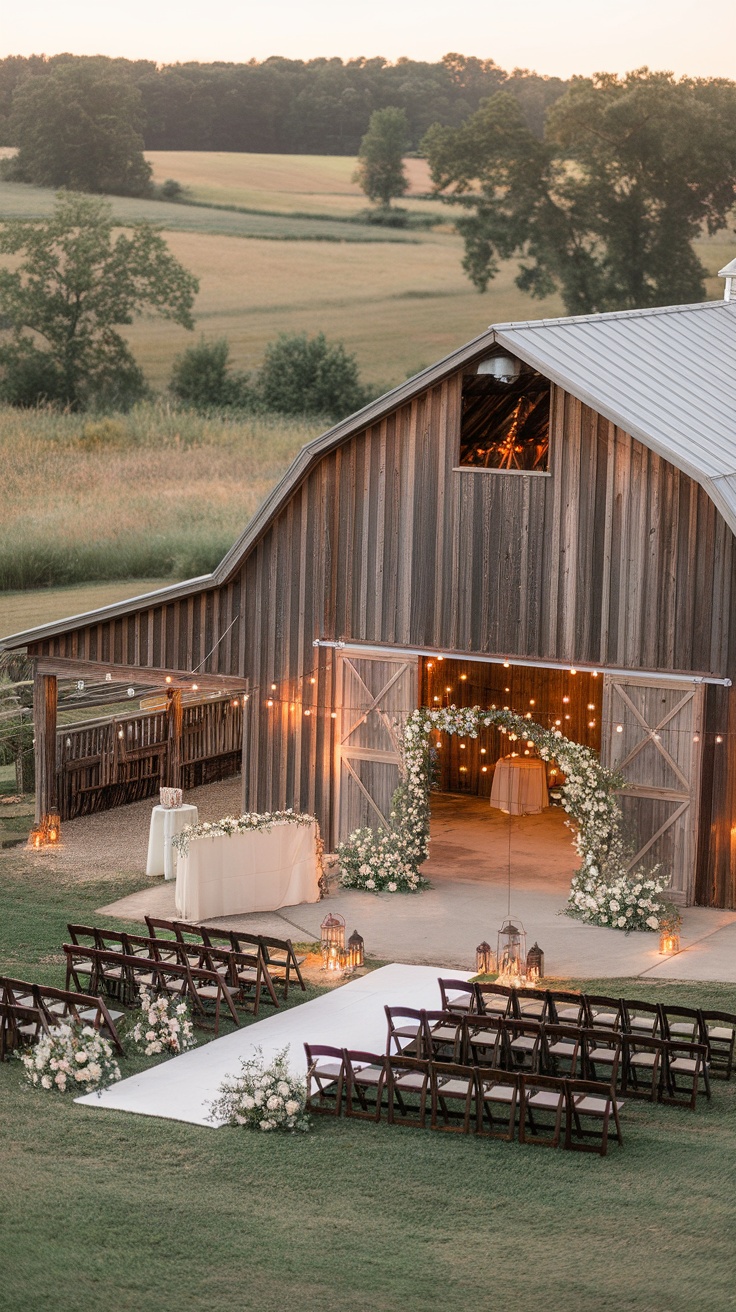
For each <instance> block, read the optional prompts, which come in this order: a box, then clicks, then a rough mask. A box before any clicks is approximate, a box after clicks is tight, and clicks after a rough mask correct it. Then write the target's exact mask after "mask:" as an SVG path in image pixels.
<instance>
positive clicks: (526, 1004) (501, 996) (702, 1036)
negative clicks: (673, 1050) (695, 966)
mask: <svg viewBox="0 0 736 1312" xmlns="http://www.w3.org/2000/svg"><path fill="white" fill-rule="evenodd" d="M439 986H440V998H441V1008H442V1010H443V1011H455V1012H458V1013H459V1014H478V1015H500V1016H503V1017H504V1018H506V1019H509V1020H525V1019H534V1020H538V1021H541V1022H543V1023H549V1024H553V1025H574V1026H576V1027H578V1028H580V1029H611V1030H614V1031H616V1032H618V1033H621V1034H646V1035H649V1036H650V1037H651V1038H659V1039H662V1040H664V1041H667V1042H675V1041H686V1042H692V1043H698V1044H701V1045H704V1046H705V1047H706V1048H707V1049H708V1064H709V1067H710V1070H711V1073H712V1074H713V1075H719V1076H722V1077H723V1078H724V1079H726V1080H730V1078H731V1074H732V1072H733V1066H734V1051H735V1049H736V1014H733V1013H731V1012H726V1011H711V1010H707V1009H703V1008H695V1007H685V1006H680V1005H679V1004H678V1005H674V1004H672V1005H670V1004H665V1003H661V1002H656V1003H655V1002H642V1001H638V1000H636V999H632V998H614V997H609V996H607V995H605V994H592V993H573V992H571V991H568V990H562V989H514V988H510V987H508V986H506V985H502V984H494V983H487V982H481V981H476V982H474V983H470V982H469V981H466V980H461V979H440V980H439Z"/></svg>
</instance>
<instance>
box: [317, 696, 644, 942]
mask: <svg viewBox="0 0 736 1312" xmlns="http://www.w3.org/2000/svg"><path fill="white" fill-rule="evenodd" d="M491 725H494V726H495V727H496V728H498V729H500V731H501V732H502V733H506V734H508V737H509V741H510V742H511V743H513V742H516V741H520V740H523V741H524V742H529V743H531V744H532V745H533V746H534V747H535V748H536V749H537V751H538V753H539V755H540V757H541V758H542V760H543V761H552V760H554V761H556V762H557V763H558V765H559V767H560V769H561V771H562V773H563V774H564V775H565V776H566V780H567V782H566V783H565V785H564V787H563V789H562V805H563V807H564V808H565V810H566V811H567V813H568V815H570V816H571V817H572V820H573V821H575V827H574V838H573V844H574V846H575V848H576V850H577V852H578V854H579V856H580V857H581V859H582V863H583V865H582V869H581V870H579V871H578V872H577V873H576V874H575V876H574V877H573V880H572V886H571V890H570V899H569V902H568V906H567V910H568V912H569V914H570V915H573V916H577V917H579V918H580V919H583V920H588V921H594V922H595V923H597V924H607V925H609V926H614V927H615V928H621V929H627V930H628V929H654V928H656V927H657V926H658V924H659V916H660V914H661V913H662V912H663V910H664V903H663V902H662V900H661V898H660V897H659V894H660V893H661V892H662V889H663V888H664V886H665V883H666V880H664V879H663V878H659V879H657V878H656V877H655V875H656V871H655V872H652V873H651V875H650V877H649V878H648V879H645V878H644V877H642V876H641V875H632V874H628V873H627V871H626V862H625V850H624V843H623V839H622V836H621V810H620V807H619V804H618V800H617V797H616V792H617V790H618V789H620V788H621V786H622V780H621V778H620V776H619V775H617V774H615V773H614V772H613V771H611V770H607V769H606V768H605V766H602V765H601V763H600V761H599V760H598V757H597V755H596V754H595V752H593V751H592V750H591V749H590V748H589V747H584V746H583V745H582V744H581V743H575V742H572V741H571V740H570V739H569V738H565V737H564V735H563V734H562V733H561V732H560V730H559V729H545V728H544V727H543V726H542V725H541V724H536V723H535V722H534V721H533V720H528V719H525V718H524V717H523V716H521V715H516V714H514V713H513V712H512V711H503V710H483V709H482V708H481V707H479V706H473V707H462V708H458V707H456V706H446V707H438V708H437V709H431V710H430V709H419V710H417V711H412V712H411V714H410V715H409V717H408V718H407V721H406V725H405V727H404V737H403V745H402V763H401V782H400V784H399V787H398V788H397V790H396V792H395V793H394V796H393V800H392V810H391V815H390V820H391V822H392V827H391V829H389V830H388V831H385V830H383V831H380V832H378V833H376V832H374V831H373V830H372V829H358V830H356V831H355V833H353V834H351V835H350V837H349V838H348V839H347V841H346V842H344V843H341V844H340V847H339V848H338V855H339V857H340V863H341V866H342V883H343V884H344V885H345V886H346V887H347V888H365V889H368V890H369V891H371V892H382V891H385V892H389V893H398V892H402V893H414V892H417V891H418V890H419V889H421V888H424V887H426V886H427V880H426V879H424V878H423V876H422V875H420V873H419V867H420V866H421V864H422V862H424V861H426V859H427V857H428V855H429V813H430V807H429V794H430V740H429V735H430V733H431V732H432V731H433V730H434V731H436V732H440V733H442V732H444V733H455V734H459V735H460V736H462V737H469V738H477V737H478V733H479V731H480V729H481V728H490V727H491ZM568 824H570V822H569V821H568ZM570 827H571V828H573V825H572V824H570ZM634 889H637V892H636V893H634V892H633V890H634ZM613 904H617V905H616V906H615V908H614V905H613ZM629 911H631V914H628V913H629ZM655 918H656V920H657V925H656V926H655V925H654V924H653V923H652V921H653V920H655ZM621 920H623V922H624V923H623V924H621V923H620V922H621Z"/></svg>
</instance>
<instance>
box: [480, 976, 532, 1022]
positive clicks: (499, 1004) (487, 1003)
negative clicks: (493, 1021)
mask: <svg viewBox="0 0 736 1312" xmlns="http://www.w3.org/2000/svg"><path fill="white" fill-rule="evenodd" d="M473 988H474V989H475V1005H476V1011H478V1012H479V1013H480V1015H481V1016H506V1017H509V1018H512V1019H518V1018H519V1016H520V1014H521V1013H520V1011H519V999H518V996H517V994H518V989H512V988H510V987H509V986H508V985H507V984H490V983H485V982H481V981H478V980H476V982H475V984H474V985H473Z"/></svg>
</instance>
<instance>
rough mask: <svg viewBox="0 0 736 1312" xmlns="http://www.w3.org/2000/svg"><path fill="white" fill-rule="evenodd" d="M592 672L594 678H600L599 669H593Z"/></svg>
mask: <svg viewBox="0 0 736 1312" xmlns="http://www.w3.org/2000/svg"><path fill="white" fill-rule="evenodd" d="M592 674H593V678H594V679H597V678H598V671H597V670H593V671H592Z"/></svg>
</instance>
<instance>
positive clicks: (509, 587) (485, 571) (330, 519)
mask: <svg viewBox="0 0 736 1312" xmlns="http://www.w3.org/2000/svg"><path fill="white" fill-rule="evenodd" d="M460 394H461V373H457V374H454V375H452V376H450V377H448V378H447V379H445V380H444V381H443V382H442V383H440V384H438V385H436V386H434V387H432V388H430V389H428V390H427V391H426V392H424V393H421V394H419V395H417V396H416V397H415V398H414V399H413V400H412V401H411V403H408V404H405V405H403V406H402V407H400V408H399V409H398V410H397V411H395V412H393V413H392V414H389V415H388V416H387V417H386V418H384V419H383V420H381V421H380V422H379V423H376V424H375V425H374V426H373V427H371V428H369V429H368V430H366V431H364V432H361V433H359V434H358V435H356V436H353V437H351V438H349V439H347V440H346V441H344V442H343V444H342V445H341V446H339V447H338V448H337V449H335V450H332V451H329V452H327V453H326V454H324V455H322V456H321V457H320V458H319V460H318V461H317V462H316V463H315V464H314V465H313V467H312V468H311V470H310V472H309V473H308V474H307V475H306V476H305V478H304V480H303V482H302V483H301V484H300V485H299V486H298V487H297V489H296V490H295V491H294V492H293V494H292V495H291V497H290V498H289V500H288V501H287V502H286V503H285V504H284V505H283V507H282V508H281V509H280V511H279V512H278V513H277V515H276V517H275V518H274V519H273V520H272V521H271V523H270V525H269V527H268V528H267V529H266V530H265V531H264V534H263V536H262V537H261V538H260V540H259V541H258V543H257V544H256V546H255V547H254V548H253V549H252V550H251V552H250V555H249V556H248V558H247V559H246V560H245V561H244V562H243V563H242V564H241V565H240V566H239V567H238V572H237V574H236V575H235V576H234V577H233V579H232V580H231V581H230V582H229V583H228V584H226V585H224V586H222V587H219V588H215V589H209V590H206V591H202V592H201V593H197V594H195V595H193V596H190V597H188V598H185V599H183V600H178V601H175V602H171V603H170V604H168V605H166V606H163V607H161V606H159V607H155V606H154V607H151V608H150V609H147V610H142V611H136V612H131V613H130V614H129V615H127V616H124V617H122V618H119V619H116V620H115V621H114V622H111V623H108V624H101V625H95V626H90V627H84V626H82V627H81V628H80V629H79V630H77V631H75V632H72V633H68V634H66V635H65V636H63V637H61V638H56V639H52V640H49V641H47V642H44V643H41V644H38V646H37V648H36V649H35V652H37V653H38V654H48V655H54V654H57V655H61V656H74V657H77V658H80V659H95V660H111V661H113V660H119V661H122V662H129V663H134V664H137V665H138V664H140V665H141V666H143V667H145V666H146V665H150V666H165V667H167V668H170V669H175V670H193V669H196V668H198V667H201V668H202V669H203V670H205V671H209V672H219V673H232V674H240V675H243V676H247V677H248V678H249V679H250V687H251V690H252V692H251V700H250V703H249V711H248V727H247V738H246V752H245V756H246V769H245V773H244V785H245V800H246V804H247V805H250V806H254V807H258V808H266V807H272V806H276V805H294V806H300V807H305V808H308V809H309V810H316V811H317V813H318V815H319V816H320V820H321V822H322V825H323V827H324V829H325V836H326V838H327V841H328V842H331V841H332V839H333V837H334V832H335V830H334V815H333V811H334V805H335V797H334V788H333V783H334V774H335V756H336V743H335V721H334V720H332V718H331V713H332V711H333V710H335V709H336V700H337V693H336V689H335V685H334V676H335V671H334V662H333V658H332V654H331V653H330V652H329V651H325V650H320V651H315V649H314V648H313V641H314V639H315V638H325V639H345V640H348V641H352V642H361V643H366V644H392V645H401V646H409V647H414V646H418V647H428V648H432V649H435V648H443V649H445V650H455V651H459V652H463V651H467V652H480V653H489V654H490V653H494V654H508V655H509V656H510V657H513V656H514V655H516V656H525V657H527V658H535V657H537V658H540V659H545V658H546V659H551V660H562V661H566V662H567V661H569V662H574V661H577V662H587V663H590V664H594V665H608V666H619V667H623V668H630V669H634V670H636V669H645V670H653V671H662V672H667V671H692V672H696V673H713V674H716V675H728V676H730V677H732V678H734V677H736V650H735V647H734V626H733V625H731V623H730V615H731V596H732V593H733V595H734V596H736V574H735V570H736V553H734V541H733V536H732V534H731V532H730V530H729V529H728V528H727V527H726V525H725V523H724V522H723V520H722V518H721V517H720V515H719V514H718V512H717V511H716V509H715V508H714V506H713V504H712V502H711V501H710V499H709V498H708V496H707V494H706V493H705V492H704V491H703V490H702V489H701V488H700V487H699V485H698V484H696V483H695V482H693V481H692V480H691V479H690V478H688V477H687V476H686V475H684V474H682V473H680V471H679V470H677V469H675V468H674V467H673V466H672V465H670V464H668V463H667V462H666V461H664V460H662V459H661V458H660V457H658V456H657V455H655V454H653V453H652V452H651V451H649V450H648V449H647V448H645V447H644V446H642V445H641V444H640V443H639V442H637V441H635V440H634V439H632V438H631V437H629V436H628V435H627V434H626V433H623V432H621V431H620V430H618V429H617V428H615V426H614V425H613V424H611V423H609V422H608V421H607V420H604V419H603V418H601V417H600V416H598V415H597V414H596V413H595V412H594V411H592V410H590V409H588V408H587V407H585V406H583V405H582V404H581V403H580V402H578V401H577V400H576V399H574V398H573V397H571V396H569V395H567V394H565V393H564V392H563V391H561V390H560V389H559V388H557V387H555V388H553V397H552V420H551V430H552V431H551V456H550V473H549V475H547V476H540V475H537V476H533V475H519V474H504V473H493V472H489V471H470V470H465V471H458V470H456V468H455V465H456V460H457V451H458V443H459V418H460ZM233 620H237V622H236V623H235V624H233ZM230 625H232V627H231V628H229V626H230ZM228 628H229V632H228ZM223 635H226V636H225V637H223ZM210 653H211V654H210ZM310 678H314V679H315V683H314V684H312V683H310V682H309V679H310ZM271 683H275V684H276V685H277V689H276V692H275V693H273V700H274V705H273V706H272V707H268V706H267V705H266V702H267V699H268V698H269V695H270V685H271ZM719 698H720V700H719V702H718V704H719V706H721V708H722V709H721V711H720V714H725V713H728V714H730V715H731V717H732V719H734V720H735V721H736V715H735V714H734V712H733V711H732V710H730V702H731V700H732V699H731V698H730V697H727V696H726V695H725V694H721V695H719ZM727 705H728V706H729V710H728V712H727V711H726V707H727ZM307 707H308V708H309V709H310V710H312V712H313V713H312V714H310V716H308V717H307V716H305V715H304V710H305V709H306V708H307ZM714 714H715V713H714ZM716 718H717V717H716ZM729 741H730V740H729ZM709 750H710V749H709V747H707V746H706V749H705V752H704V761H705V773H706V775H707V774H708V770H709V769H710V766H709V765H708V761H707V757H708V751H709ZM730 755H731V748H730V747H729V750H728V753H726V754H724V756H725V757H726V758H728V757H730ZM711 774H712V778H711V781H710V797H711V818H710V824H711V833H712V834H715V832H716V831H718V837H717V838H716V837H713V838H711V839H710V840H709V842H708V844H707V849H708V854H709V855H708V861H710V863H711V866H712V865H713V861H716V865H717V867H718V869H717V870H716V869H715V868H710V866H709V867H708V868H707V869H705V868H704V869H703V870H702V871H701V872H700V883H701V886H702V887H704V888H705V887H708V888H710V889H720V890H721V891H722V890H723V889H724V888H725V886H726V885H727V884H728V886H729V887H730V881H731V875H730V861H729V865H728V867H726V864H725V855H724V853H725V850H726V847H728V848H729V851H730V845H729V844H730V827H731V814H732V811H733V795H734V779H733V777H732V776H733V770H732V769H731V767H730V764H729V763H728V760H727V759H726V760H723V758H722V762H721V764H718V763H715V764H714V765H713V768H712V771H711ZM707 811H708V807H707V806H706V807H705V809H702V808H701V821H700V823H701V834H705V828H704V826H705V825H706V823H707V819H706V812H707ZM726 833H728V835H729V842H728V843H727V842H726V839H725V837H724V835H725V834H726ZM701 847H702V844H701ZM716 849H717V850H718V852H719V853H720V855H719V856H718V857H717V859H716V857H715V856H714V855H713V854H714V852H715V851H716ZM723 896H726V895H725V894H723ZM730 897H731V894H728V896H727V900H728V899H729V898H730Z"/></svg>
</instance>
